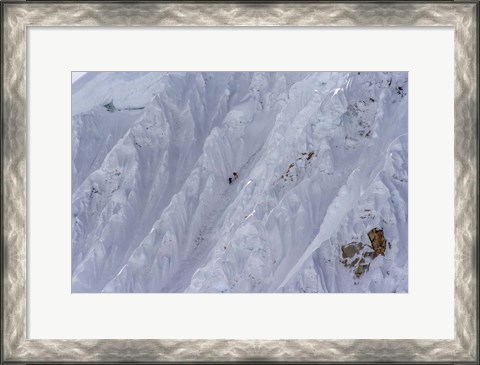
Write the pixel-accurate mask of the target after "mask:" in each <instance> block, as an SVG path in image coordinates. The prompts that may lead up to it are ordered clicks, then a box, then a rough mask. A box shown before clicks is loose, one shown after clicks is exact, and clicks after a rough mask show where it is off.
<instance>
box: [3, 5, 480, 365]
mask: <svg viewBox="0 0 480 365" xmlns="http://www.w3.org/2000/svg"><path fill="white" fill-rule="evenodd" d="M1 12H2V18H1V22H2V47H1V48H2V58H1V62H2V80H1V82H2V108H1V110H2V122H1V126H2V130H1V172H2V179H1V181H2V184H1V189H2V190H1V198H2V206H1V229H2V235H1V246H2V251H1V252H2V261H1V269H2V281H1V285H2V296H3V300H2V303H1V309H2V312H1V321H2V339H1V341H2V344H1V347H2V358H1V361H2V363H10V362H15V363H33V362H35V363H42V362H44V363H51V362H85V363H91V362H98V363H101V362H108V363H114V362H139V363H147V362H183V363H185V362H207V363H211V362H230V361H238V362H244V361H253V362H259V361H267V362H368V363H371V362H392V361H394V362H416V363H418V362H430V363H431V362H436V363H440V362H441V363H446V362H448V363H477V364H478V361H479V347H478V343H479V342H478V341H479V340H478V329H479V327H478V320H479V312H478V308H479V307H478V294H479V290H478V252H479V250H478V223H479V220H478V218H479V216H478V207H479V199H478V197H479V195H478V186H477V182H478V181H477V176H478V171H479V159H478V150H479V149H478V147H479V145H478V142H479V138H478V120H479V119H478V118H479V117H478V101H479V78H478V66H479V63H478V62H479V56H478V32H479V3H478V2H477V1H423V2H415V1H392V2H385V1H365V2H363V1H359V2H355V1H348V2H342V1H335V2H320V1H308V2H294V1H292V2H261V3H260V2H256V3H253V2H227V1H218V2H208V3H207V2H190V1H188V2H187V1H179V2H80V1H51V2H47V1H45V2H44V1H2V3H1ZM30 26H76V27H78V26H354V27H361V26H403V27H422V26H450V27H454V34H455V35H454V43H455V44H454V52H455V56H454V57H455V75H454V80H455V81H454V82H455V85H454V95H455V100H454V106H455V114H454V118H455V122H454V123H455V128H454V143H455V147H454V163H455V167H454V168H455V170H454V171H455V181H454V183H455V202H454V209H455V211H454V217H455V257H454V260H455V294H454V304H455V308H454V321H455V322H454V329H455V335H454V339H452V340H436V339H431V340H413V339H412V340H410V339H409V340H364V339H358V340H321V339H318V340H234V339H232V340H205V339H195V340H129V339H124V340H80V339H79V340H30V339H27V290H26V289H27V273H26V268H27V265H26V262H27V249H26V243H27V238H26V236H27V220H26V212H27V209H28V207H27V196H26V189H27V179H28V176H27V171H26V158H27V154H26V149H27V139H26V135H27V85H26V79H27V27H30Z"/></svg>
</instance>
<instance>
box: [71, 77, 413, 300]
mask: <svg viewBox="0 0 480 365" xmlns="http://www.w3.org/2000/svg"><path fill="white" fill-rule="evenodd" d="M72 92H73V95H72V110H73V112H72V114H73V115H72V146H73V147H72V166H73V167H72V291H73V292H260V293H262V292H269V293H270V292H406V291H407V287H408V285H407V284H408V283H407V279H408V278H407V271H408V260H407V258H408V236H407V228H408V189H407V186H408V136H407V128H408V125H407V117H408V109H407V98H408V97H407V95H408V74H407V73H405V72H393V73H392V72H309V73H305V72H230V73H225V72H218V73H216V72H213V73H200V72H147V73H145V72H98V73H87V74H86V75H84V76H82V77H81V78H80V79H79V80H77V81H76V82H75V83H74V84H73V85H72ZM372 231H373V232H381V234H382V237H384V241H379V239H376V240H377V241H372V240H371V234H370V235H369V233H370V232H372ZM378 234H380V233H378ZM379 242H381V243H379ZM352 243H357V244H361V245H357V246H351V247H359V249H358V250H357V251H355V250H353V251H355V252H354V253H353V255H352V256H351V257H347V258H345V257H343V256H342V255H344V252H345V247H350V246H348V245H350V244H352ZM379 245H380V246H379ZM347 250H350V251H352V249H351V248H350V249H348V248H347ZM350 251H348V252H350ZM353 251H352V252H353Z"/></svg>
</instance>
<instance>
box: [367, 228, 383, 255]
mask: <svg viewBox="0 0 480 365" xmlns="http://www.w3.org/2000/svg"><path fill="white" fill-rule="evenodd" d="M368 238H369V239H370V243H371V244H372V248H373V251H374V254H373V258H375V257H377V256H378V255H382V256H385V250H386V249H387V241H386V240H385V236H384V235H383V230H382V229H377V228H373V229H372V230H371V231H370V232H368Z"/></svg>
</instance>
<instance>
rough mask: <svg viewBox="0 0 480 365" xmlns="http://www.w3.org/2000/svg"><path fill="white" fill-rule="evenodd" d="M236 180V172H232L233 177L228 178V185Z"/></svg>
mask: <svg viewBox="0 0 480 365" xmlns="http://www.w3.org/2000/svg"><path fill="white" fill-rule="evenodd" d="M237 179H238V174H237V173H236V172H233V177H229V178H228V183H229V184H231V183H233V182H234V181H235V180H237Z"/></svg>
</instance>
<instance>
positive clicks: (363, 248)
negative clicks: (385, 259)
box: [341, 228, 391, 278]
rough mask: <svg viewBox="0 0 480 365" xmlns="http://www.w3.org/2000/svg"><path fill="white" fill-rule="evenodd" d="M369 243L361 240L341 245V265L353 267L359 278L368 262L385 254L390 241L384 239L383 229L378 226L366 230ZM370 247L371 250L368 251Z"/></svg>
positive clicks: (366, 268)
mask: <svg viewBox="0 0 480 365" xmlns="http://www.w3.org/2000/svg"><path fill="white" fill-rule="evenodd" d="M368 238H369V239H370V243H371V244H372V245H371V246H370V245H366V244H364V243H363V242H351V243H347V244H346V245H343V246H342V247H341V250H342V258H343V259H344V260H343V261H342V264H343V266H345V267H348V268H353V269H354V274H355V276H356V277H357V278H359V277H360V276H361V275H362V274H364V273H365V272H367V271H368V269H369V268H370V263H371V262H372V261H373V260H374V259H375V258H376V257H377V256H379V255H382V256H385V250H386V249H387V244H388V247H389V248H391V245H390V242H388V241H387V240H386V239H385V236H384V234H383V230H382V229H380V228H373V229H371V230H370V231H369V232H368ZM369 249H372V250H373V251H370V250H369Z"/></svg>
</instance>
